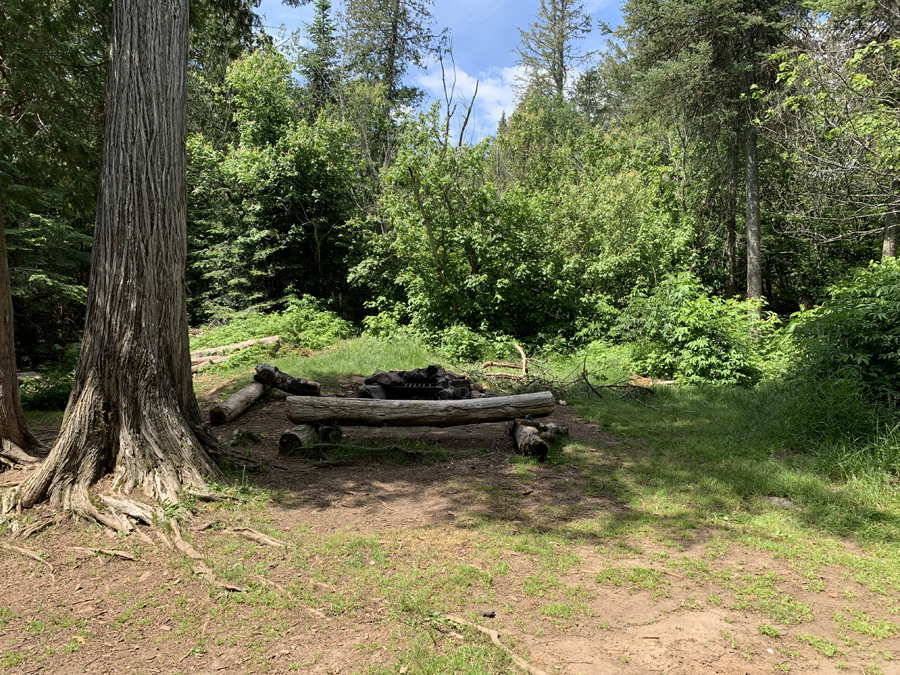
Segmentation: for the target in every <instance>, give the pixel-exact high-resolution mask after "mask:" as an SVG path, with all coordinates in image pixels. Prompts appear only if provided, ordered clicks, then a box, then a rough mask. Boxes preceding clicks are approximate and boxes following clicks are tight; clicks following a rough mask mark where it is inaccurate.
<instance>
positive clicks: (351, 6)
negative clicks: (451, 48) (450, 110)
mask: <svg viewBox="0 0 900 675" xmlns="http://www.w3.org/2000/svg"><path fill="white" fill-rule="evenodd" d="M432 4H433V1H432V0H348V2H347V10H346V13H347V16H346V23H347V33H346V39H345V44H344V51H345V53H346V54H347V57H348V60H349V64H350V68H351V70H353V71H355V72H356V73H358V74H360V75H362V76H363V77H365V78H367V79H369V80H371V81H374V82H378V83H379V84H381V85H383V86H384V89H385V96H386V97H387V100H388V101H389V102H390V103H391V104H392V105H396V104H413V103H415V102H416V101H417V100H418V99H419V98H421V96H422V92H421V90H419V89H417V88H415V87H410V86H407V85H404V84H403V76H404V75H406V73H407V71H408V70H409V68H410V67H412V66H414V67H418V68H421V67H424V66H425V65H426V62H427V60H428V56H429V55H430V54H432V53H434V51H435V50H437V49H441V48H442V45H443V37H444V35H443V34H442V33H440V34H438V33H435V32H433V29H432V26H433V24H434V19H433V17H432V15H431V9H430V7H431V5H432Z"/></svg>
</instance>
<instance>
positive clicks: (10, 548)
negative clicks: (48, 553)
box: [0, 544, 54, 578]
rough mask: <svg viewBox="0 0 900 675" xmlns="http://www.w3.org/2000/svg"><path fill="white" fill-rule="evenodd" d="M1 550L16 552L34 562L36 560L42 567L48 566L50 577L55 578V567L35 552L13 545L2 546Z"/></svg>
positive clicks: (0, 545) (0, 546)
mask: <svg viewBox="0 0 900 675" xmlns="http://www.w3.org/2000/svg"><path fill="white" fill-rule="evenodd" d="M0 548H5V549H6V550H7V551H15V552H16V553H20V554H22V555H24V556H26V557H28V558H31V559H32V560H36V561H38V562H39V563H41V564H42V565H46V566H47V569H48V570H49V571H50V577H51V578H53V572H54V569H53V565H51V564H50V563H48V562H47V561H46V560H44V559H43V558H42V557H41V556H39V555H38V554H37V553H35V552H34V551H29V550H28V549H27V548H22V547H20V546H13V545H12V544H0Z"/></svg>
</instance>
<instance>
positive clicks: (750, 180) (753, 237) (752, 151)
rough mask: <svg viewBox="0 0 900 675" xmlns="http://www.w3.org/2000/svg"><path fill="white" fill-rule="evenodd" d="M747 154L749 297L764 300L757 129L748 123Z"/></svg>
mask: <svg viewBox="0 0 900 675" xmlns="http://www.w3.org/2000/svg"><path fill="white" fill-rule="evenodd" d="M746 152H747V297H748V298H752V299H754V300H758V299H760V298H762V265H761V248H762V246H761V241H760V226H759V220H760V219H759V164H758V163H757V158H756V127H755V126H753V123H752V122H748V124H747V129H746Z"/></svg>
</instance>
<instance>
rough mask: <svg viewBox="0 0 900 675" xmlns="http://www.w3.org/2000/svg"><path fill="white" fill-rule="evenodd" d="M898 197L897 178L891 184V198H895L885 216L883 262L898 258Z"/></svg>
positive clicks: (899, 192)
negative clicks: (887, 259) (886, 259)
mask: <svg viewBox="0 0 900 675" xmlns="http://www.w3.org/2000/svg"><path fill="white" fill-rule="evenodd" d="M898 195H900V180H898V179H896V178H895V179H894V180H893V181H892V182H891V196H892V197H893V201H892V202H891V205H890V206H889V207H888V212H887V216H885V219H884V241H883V242H882V245H881V259H882V260H884V259H885V258H895V257H896V256H897V240H898V230H900V227H898V225H897V211H898V210H900V208H898V204H897V199H898Z"/></svg>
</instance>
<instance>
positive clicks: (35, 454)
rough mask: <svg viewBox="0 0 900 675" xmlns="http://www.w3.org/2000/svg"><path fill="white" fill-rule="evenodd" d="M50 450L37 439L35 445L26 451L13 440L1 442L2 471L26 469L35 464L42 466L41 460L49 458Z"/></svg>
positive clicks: (0, 464) (0, 459) (0, 463)
mask: <svg viewBox="0 0 900 675" xmlns="http://www.w3.org/2000/svg"><path fill="white" fill-rule="evenodd" d="M48 452H49V450H48V448H47V447H46V446H45V445H43V444H42V443H40V442H39V441H38V440H37V439H35V441H34V444H33V445H31V446H29V448H28V451H26V450H25V449H24V448H22V446H20V445H19V444H18V443H15V442H13V440H12V439H9V438H3V439H2V440H0V470H3V468H4V467H7V468H10V469H24V468H26V467H29V466H33V465H35V464H40V462H41V459H42V458H44V457H46V456H47V453H48Z"/></svg>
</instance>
